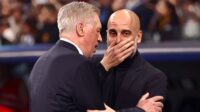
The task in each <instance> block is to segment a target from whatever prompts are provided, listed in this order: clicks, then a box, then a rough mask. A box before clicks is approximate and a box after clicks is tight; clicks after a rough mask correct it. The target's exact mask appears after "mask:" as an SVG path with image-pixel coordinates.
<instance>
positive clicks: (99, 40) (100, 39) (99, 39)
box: [98, 34, 102, 42]
mask: <svg viewBox="0 0 200 112" xmlns="http://www.w3.org/2000/svg"><path fill="white" fill-rule="evenodd" d="M98 42H102V37H101V34H99V37H98Z"/></svg>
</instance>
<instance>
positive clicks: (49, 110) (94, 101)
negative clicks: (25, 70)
mask: <svg viewBox="0 0 200 112" xmlns="http://www.w3.org/2000/svg"><path fill="white" fill-rule="evenodd" d="M98 16H99V9H98V8H96V7H94V6H93V5H90V4H88V3H84V2H72V3H69V4H67V5H64V6H63V7H62V8H61V9H60V10H59V13H58V20H57V21H58V28H59V32H60V40H59V41H58V42H57V43H56V44H55V45H54V46H53V47H52V48H51V49H50V50H49V51H47V52H46V53H45V54H44V55H42V56H41V57H40V58H39V59H38V60H37V62H36V64H35V65H34V67H33V69H32V72H31V75H30V77H29V93H30V112H74V111H76V112H77V111H86V110H87V109H98V110H103V109H105V107H104V104H103V100H102V95H101V91H100V87H99V86H100V84H99V80H98V75H95V74H98V73H96V71H97V70H96V68H95V66H94V65H93V64H92V63H91V62H90V61H89V59H88V58H90V57H91V56H92V54H93V53H94V52H95V50H96V47H97V45H98V43H99V42H100V41H102V38H101V35H100V29H101V23H100V20H99V17H98Z"/></svg>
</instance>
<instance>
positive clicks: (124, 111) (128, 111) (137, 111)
mask: <svg viewBox="0 0 200 112" xmlns="http://www.w3.org/2000/svg"><path fill="white" fill-rule="evenodd" d="M116 112H145V111H144V110H143V109H141V108H138V107H132V108H128V109H121V110H117V111H116Z"/></svg>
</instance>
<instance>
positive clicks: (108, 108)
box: [87, 104, 115, 112]
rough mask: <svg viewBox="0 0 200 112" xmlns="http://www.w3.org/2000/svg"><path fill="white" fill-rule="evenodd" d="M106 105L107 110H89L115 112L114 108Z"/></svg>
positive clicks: (88, 111)
mask: <svg viewBox="0 0 200 112" xmlns="http://www.w3.org/2000/svg"><path fill="white" fill-rule="evenodd" d="M104 105H105V107H106V110H87V112H115V111H114V110H113V109H112V108H110V107H109V106H107V105H106V104H104Z"/></svg>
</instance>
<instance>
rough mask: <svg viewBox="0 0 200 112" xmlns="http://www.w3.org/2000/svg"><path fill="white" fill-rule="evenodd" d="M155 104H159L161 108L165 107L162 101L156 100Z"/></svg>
mask: <svg viewBox="0 0 200 112" xmlns="http://www.w3.org/2000/svg"><path fill="white" fill-rule="evenodd" d="M154 105H155V106H157V107H161V108H163V107H164V105H163V103H162V102H155V103H154Z"/></svg>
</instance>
